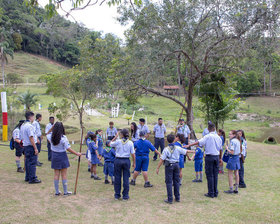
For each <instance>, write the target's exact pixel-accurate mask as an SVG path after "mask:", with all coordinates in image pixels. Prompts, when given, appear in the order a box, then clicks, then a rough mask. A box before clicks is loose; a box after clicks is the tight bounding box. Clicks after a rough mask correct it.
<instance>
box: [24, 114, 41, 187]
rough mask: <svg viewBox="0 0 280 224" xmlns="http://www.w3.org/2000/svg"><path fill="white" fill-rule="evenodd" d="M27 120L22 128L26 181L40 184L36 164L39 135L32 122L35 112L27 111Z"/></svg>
mask: <svg viewBox="0 0 280 224" xmlns="http://www.w3.org/2000/svg"><path fill="white" fill-rule="evenodd" d="M25 118H26V121H25V122H24V124H23V125H22V126H21V128H20V136H21V138H22V143H23V147H24V155H25V181H26V182H29V183H30V184H39V183H41V180H39V179H38V178H37V176H36V164H37V155H38V149H37V146H36V142H37V135H36V134H35V130H34V127H33V126H32V124H31V123H32V122H33V121H34V113H33V112H31V111H27V112H26V113H25Z"/></svg>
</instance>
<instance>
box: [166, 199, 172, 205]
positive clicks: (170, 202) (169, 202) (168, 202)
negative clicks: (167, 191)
mask: <svg viewBox="0 0 280 224" xmlns="http://www.w3.org/2000/svg"><path fill="white" fill-rule="evenodd" d="M164 202H165V203H167V204H173V202H172V201H168V200H167V199H166V200H164Z"/></svg>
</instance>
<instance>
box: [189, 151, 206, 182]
mask: <svg viewBox="0 0 280 224" xmlns="http://www.w3.org/2000/svg"><path fill="white" fill-rule="evenodd" d="M203 155H204V153H203V151H202V149H201V148H199V147H197V148H196V150H195V154H194V155H193V156H192V158H191V159H192V160H194V170H195V176H196V178H195V179H194V180H193V181H192V182H196V183H197V182H202V169H203ZM198 176H200V178H199V179H198Z"/></svg>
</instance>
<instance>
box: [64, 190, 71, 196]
mask: <svg viewBox="0 0 280 224" xmlns="http://www.w3.org/2000/svg"><path fill="white" fill-rule="evenodd" d="M63 195H64V196H70V195H72V192H71V191H67V192H66V193H64V194H63Z"/></svg>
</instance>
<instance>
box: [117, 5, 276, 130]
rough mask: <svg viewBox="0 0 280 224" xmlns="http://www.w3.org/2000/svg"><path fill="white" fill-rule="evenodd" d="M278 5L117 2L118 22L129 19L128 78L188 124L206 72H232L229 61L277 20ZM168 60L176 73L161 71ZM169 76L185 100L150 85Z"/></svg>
mask: <svg viewBox="0 0 280 224" xmlns="http://www.w3.org/2000/svg"><path fill="white" fill-rule="evenodd" d="M279 7H280V4H279V0H269V1H262V2H260V1H256V0H252V1H241V0H239V1H238V0H236V1H228V0H222V1H221V0H209V1H204V0H196V1H191V0H188V1H186V0H162V1H159V2H151V1H146V2H145V3H144V4H143V6H140V7H137V8H132V7H131V6H122V7H121V8H120V10H119V11H120V13H121V17H120V18H119V20H120V22H122V23H123V24H126V23H129V22H130V23H132V26H131V28H130V29H129V30H128V31H127V32H126V35H127V46H128V51H129V55H130V58H131V66H132V67H133V69H131V68H130V69H129V70H130V72H129V79H131V80H133V81H132V82H133V83H134V84H135V85H137V86H138V87H139V88H141V89H143V90H145V91H148V92H150V93H153V94H156V95H158V96H162V97H165V98H168V99H170V100H172V101H174V102H176V103H177V104H178V105H180V106H181V107H182V108H183V110H184V111H185V112H186V117H187V122H188V125H189V126H190V128H191V129H192V126H193V116H192V103H193V93H194V88H195V86H196V85H197V84H198V83H199V82H200V81H201V80H202V78H204V77H207V76H210V75H212V74H217V73H220V72H229V71H236V70H237V68H236V66H235V62H236V61H237V60H239V59H240V58H242V57H243V56H244V55H245V53H246V51H247V49H249V48H250V47H251V46H250V43H251V40H252V39H255V40H256V38H258V37H259V36H260V35H259V33H263V32H264V31H265V30H267V26H268V24H272V25H273V26H276V25H277V24H279ZM170 61H173V62H175V63H170ZM174 64H175V65H176V66H175V68H176V72H173V74H167V73H166V71H167V70H168V69H167V68H166V67H169V69H170V68H172V66H173V68H174ZM170 66H171V67H170ZM173 71H174V69H173ZM169 76H173V77H174V78H175V77H179V79H180V84H181V86H182V90H183V93H184V97H185V102H186V104H185V103H184V102H182V101H181V100H179V99H178V98H176V97H173V96H169V95H166V94H164V93H163V92H162V91H161V90H159V89H158V88H157V86H156V85H155V82H154V80H156V79H157V78H158V77H161V79H164V80H167V79H168V78H169Z"/></svg>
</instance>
